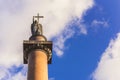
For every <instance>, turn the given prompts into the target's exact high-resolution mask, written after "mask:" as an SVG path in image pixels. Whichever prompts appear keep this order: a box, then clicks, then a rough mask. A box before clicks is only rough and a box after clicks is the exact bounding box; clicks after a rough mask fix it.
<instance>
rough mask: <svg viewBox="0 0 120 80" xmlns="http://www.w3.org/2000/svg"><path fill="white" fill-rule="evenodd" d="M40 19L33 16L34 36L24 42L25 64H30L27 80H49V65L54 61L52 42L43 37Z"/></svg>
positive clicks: (32, 28) (32, 29) (32, 31)
mask: <svg viewBox="0 0 120 80" xmlns="http://www.w3.org/2000/svg"><path fill="white" fill-rule="evenodd" d="M39 18H43V16H39V14H38V15H37V16H33V23H32V24H31V33H32V36H31V37H30V38H29V40H24V41H23V53H24V55H23V59H24V64H28V74H27V80H48V66H47V65H48V64H51V59H52V42H51V41H47V38H46V37H45V36H44V35H43V31H42V25H41V24H40V23H39Z"/></svg>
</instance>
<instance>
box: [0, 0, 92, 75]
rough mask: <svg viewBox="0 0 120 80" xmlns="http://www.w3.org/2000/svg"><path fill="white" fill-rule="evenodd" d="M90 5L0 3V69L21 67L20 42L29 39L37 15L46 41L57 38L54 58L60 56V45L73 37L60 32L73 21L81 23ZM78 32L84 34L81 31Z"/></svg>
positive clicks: (44, 0) (70, 1)
mask: <svg viewBox="0 0 120 80" xmlns="http://www.w3.org/2000/svg"><path fill="white" fill-rule="evenodd" d="M93 3H94V2H93V0H35V1H34V0H0V18H1V19H0V43H1V45H0V55H1V56H0V65H4V66H6V68H8V67H10V66H12V65H13V64H16V65H19V64H22V56H23V51H22V47H23V46H22V42H23V40H27V39H28V38H29V37H30V35H31V34H30V25H31V23H32V16H34V15H36V14H37V13H40V15H43V16H44V17H45V18H44V19H42V20H40V21H41V23H42V24H43V28H44V34H45V36H46V37H47V38H48V39H51V38H52V37H54V36H60V39H57V41H58V42H56V43H57V44H56V47H58V48H57V49H58V50H57V49H54V50H55V51H56V54H57V55H58V56H59V55H62V54H63V52H62V50H63V48H64V42H65V41H66V40H67V39H69V38H70V37H72V35H73V34H72V33H70V34H69V33H65V32H64V31H63V30H64V29H66V25H67V24H68V23H69V22H70V21H72V20H73V18H78V19H79V20H81V19H82V16H83V14H84V13H85V12H86V10H88V9H89V8H91V7H92V6H93ZM80 29H81V32H84V33H86V30H85V28H83V27H81V28H80ZM68 30H72V29H70V28H69V27H68ZM62 32H63V33H62ZM68 32H69V31H68ZM71 32H73V33H74V31H73V30H72V31H71ZM64 34H65V37H64V36H63V35H64ZM59 44H60V45H59ZM57 51H58V52H57ZM20 75H21V74H18V76H20ZM16 76H17V75H16Z"/></svg>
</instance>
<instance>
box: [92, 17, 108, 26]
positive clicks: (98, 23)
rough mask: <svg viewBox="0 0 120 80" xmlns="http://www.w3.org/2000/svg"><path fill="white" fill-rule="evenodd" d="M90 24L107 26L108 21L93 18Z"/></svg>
mask: <svg viewBox="0 0 120 80" xmlns="http://www.w3.org/2000/svg"><path fill="white" fill-rule="evenodd" d="M91 26H93V27H98V26H101V27H108V26H109V24H108V21H105V20H96V19H95V20H93V21H92V24H91Z"/></svg>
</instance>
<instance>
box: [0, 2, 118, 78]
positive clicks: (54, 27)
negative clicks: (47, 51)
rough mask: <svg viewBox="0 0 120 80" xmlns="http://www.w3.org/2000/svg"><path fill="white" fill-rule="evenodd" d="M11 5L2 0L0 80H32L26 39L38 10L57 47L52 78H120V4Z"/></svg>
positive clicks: (49, 68) (54, 50)
mask: <svg viewBox="0 0 120 80" xmlns="http://www.w3.org/2000/svg"><path fill="white" fill-rule="evenodd" d="M11 1H14V0H6V1H5V0H1V1H0V15H1V16H0V17H1V20H0V28H1V30H0V37H1V39H0V44H1V45H0V51H1V52H0V54H1V57H0V70H1V72H0V80H26V74H27V65H24V64H23V63H22V54H23V53H22V41H23V40H25V39H26V40H27V39H28V38H29V36H30V35H31V33H30V27H27V26H30V24H31V22H32V16H33V15H36V14H37V13H38V12H40V14H41V15H44V16H45V19H42V20H41V23H42V24H43V29H44V34H45V36H46V37H47V38H48V39H49V40H52V41H53V44H54V45H53V56H52V64H50V65H48V73H49V74H48V75H49V80H120V77H119V73H120V70H119V67H120V43H119V42H120V22H119V21H120V10H119V8H120V5H119V4H120V1H119V0H111V1H110V0H79V1H78V0H75V1H69V0H66V1H64V0H61V1H58V0H53V1H44V0H40V1H39V0H36V2H34V1H33V0H26V1H23V0H21V1H19V0H16V1H14V2H11ZM59 3H61V4H59ZM41 7H43V8H44V9H43V8H41ZM26 14H27V15H26ZM23 18H24V19H23ZM6 23H7V24H6ZM16 26H17V27H16ZM21 26H22V27H21ZM6 33H7V34H6ZM8 33H9V34H8ZM18 35H19V36H20V37H18ZM4 51H5V52H4ZM111 75H112V76H111Z"/></svg>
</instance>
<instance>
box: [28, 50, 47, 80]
mask: <svg viewBox="0 0 120 80" xmlns="http://www.w3.org/2000/svg"><path fill="white" fill-rule="evenodd" d="M27 80H48V67H47V55H46V53H45V52H44V51H42V50H39V49H36V50H34V51H31V52H30V53H29V55H28V76H27Z"/></svg>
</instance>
